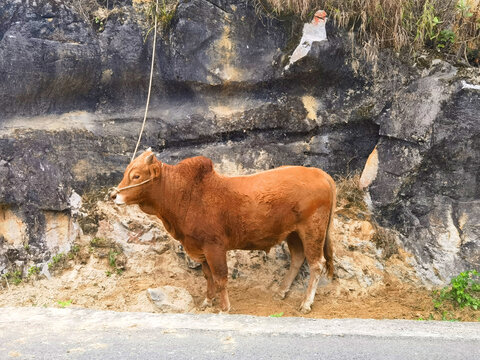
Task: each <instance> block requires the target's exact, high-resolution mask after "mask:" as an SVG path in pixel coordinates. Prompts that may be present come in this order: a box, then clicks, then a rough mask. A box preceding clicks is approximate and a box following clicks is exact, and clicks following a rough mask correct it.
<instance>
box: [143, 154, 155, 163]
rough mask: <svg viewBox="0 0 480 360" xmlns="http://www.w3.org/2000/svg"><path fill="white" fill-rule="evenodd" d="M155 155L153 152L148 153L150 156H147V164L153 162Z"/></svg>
mask: <svg viewBox="0 0 480 360" xmlns="http://www.w3.org/2000/svg"><path fill="white" fill-rule="evenodd" d="M153 156H154V155H153V154H150V155H148V156H147V157H146V158H145V164H147V165H150V164H152V163H153Z"/></svg>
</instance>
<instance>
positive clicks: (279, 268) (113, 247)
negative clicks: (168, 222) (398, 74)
mask: <svg viewBox="0 0 480 360" xmlns="http://www.w3.org/2000/svg"><path fill="white" fill-rule="evenodd" d="M90 211H91V212H93V213H94V214H95V217H94V218H95V219H101V220H99V221H98V223H95V224H96V225H95V230H94V232H93V233H91V234H89V235H85V234H84V235H81V236H80V237H79V238H78V239H77V241H76V245H75V246H74V247H73V248H72V250H70V252H69V253H68V254H63V255H62V256H60V253H59V254H57V256H56V258H57V259H58V258H61V260H60V261H58V262H57V263H55V264H53V265H54V266H52V268H51V269H50V267H48V268H49V269H50V270H49V271H45V268H46V266H44V268H43V270H42V272H41V273H39V274H37V273H36V272H35V273H33V274H31V276H27V275H28V274H24V278H23V280H22V281H21V283H20V284H18V285H14V284H13V281H12V279H10V282H8V283H7V282H6V281H4V280H5V279H2V280H3V281H0V306H3V307H5V306H47V307H52V306H54V307H65V306H78V307H83V308H93V309H104V310H115V311H143V312H160V311H161V310H159V308H158V307H157V306H156V305H155V304H154V303H153V302H152V300H151V299H150V297H149V295H148V292H147V289H149V288H157V287H161V286H165V285H171V286H176V287H182V288H184V289H186V290H187V291H188V292H189V293H190V294H191V296H192V297H193V299H194V302H195V306H196V308H195V309H194V310H193V312H196V313H205V312H206V313H212V312H218V311H219V308H218V306H214V307H213V308H208V309H206V310H205V311H202V310H200V309H199V306H200V304H201V303H202V301H203V299H204V296H205V292H206V281H205V279H204V277H203V273H202V271H201V269H200V268H199V267H198V266H197V265H199V264H195V263H193V262H192V261H191V260H189V259H188V257H187V256H186V254H185V253H184V251H183V249H182V247H181V246H180V243H179V242H177V241H176V240H174V239H172V238H171V237H170V236H169V235H168V234H167V233H166V232H165V230H164V229H163V227H162V226H161V224H159V222H158V220H157V219H156V218H154V217H151V216H148V215H145V214H143V213H142V212H141V211H140V210H139V209H136V208H135V207H133V206H132V207H122V208H117V207H115V206H113V205H112V204H111V203H104V202H101V201H100V202H98V203H96V204H94V206H92V209H91V210H90ZM333 239H334V247H335V256H334V267H335V275H334V280H333V281H328V280H327V279H322V280H321V282H320V285H319V287H318V289H317V295H316V297H315V301H314V303H313V306H312V311H311V313H309V314H307V315H303V314H301V313H300V312H299V311H298V310H297V309H298V307H299V305H300V303H301V300H302V297H303V294H304V293H305V290H306V287H307V282H308V267H306V266H304V267H302V269H301V270H300V273H299V275H298V276H297V279H296V280H295V282H294V284H293V286H292V289H291V291H290V293H289V294H288V295H287V297H286V299H285V300H275V299H274V298H273V294H274V292H275V291H276V290H277V288H278V286H279V283H280V282H281V280H282V279H283V276H284V275H285V273H286V271H287V269H288V267H289V263H290V259H289V257H290V256H289V252H288V248H287V246H286V245H285V244H280V245H277V246H275V247H274V248H272V249H271V250H270V252H269V253H268V254H267V253H265V252H262V251H232V252H229V254H228V267H229V282H228V290H229V295H230V301H231V306H232V308H231V311H230V313H231V314H249V315H258V316H271V315H276V316H306V317H313V318H373V319H425V320H426V319H435V320H463V321H480V311H473V310H467V309H456V308H454V307H452V306H443V307H442V308H441V309H435V308H434V306H433V301H432V291H431V290H427V289H425V288H424V287H423V285H422V282H421V281H420V280H419V278H418V276H417V274H416V271H415V263H414V259H413V257H412V255H411V254H409V253H408V252H406V251H405V250H403V249H401V248H400V247H399V246H398V245H397V244H396V242H395V241H394V240H392V239H394V237H392V236H390V235H389V234H388V233H385V231H379V229H378V228H375V225H373V224H372V223H370V222H369V221H368V219H367V220H366V219H363V220H362V219H359V218H354V217H352V216H351V215H348V216H347V215H345V214H343V215H342V213H340V212H339V213H337V216H336V217H335V219H334V233H333ZM52 259H55V257H53V258H52ZM52 261H53V260H51V261H50V262H52ZM30 269H31V268H30ZM28 272H30V271H28Z"/></svg>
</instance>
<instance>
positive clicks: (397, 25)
mask: <svg viewBox="0 0 480 360" xmlns="http://www.w3.org/2000/svg"><path fill="white" fill-rule="evenodd" d="M257 1H258V2H260V3H261V4H262V6H257V8H260V9H263V10H264V11H265V12H267V13H270V14H272V15H273V16H280V15H285V14H291V15H296V16H299V17H300V18H302V19H303V20H304V21H307V20H310V19H311V16H312V15H313V13H314V11H315V10H318V9H324V10H326V11H327V14H328V16H329V18H330V19H332V20H333V21H334V22H335V24H336V25H337V26H339V27H341V28H344V29H347V30H348V31H355V33H356V34H357V36H358V38H359V40H360V42H361V43H362V44H363V45H364V46H365V45H368V47H371V46H375V47H380V48H386V47H389V48H394V49H395V50H396V51H398V52H400V51H408V52H417V51H420V50H424V49H433V50H435V51H437V52H441V53H444V54H450V55H452V54H453V55H455V56H457V57H463V58H465V59H466V60H467V61H469V62H470V64H471V65H474V66H478V65H479V63H480V55H479V51H480V0H257Z"/></svg>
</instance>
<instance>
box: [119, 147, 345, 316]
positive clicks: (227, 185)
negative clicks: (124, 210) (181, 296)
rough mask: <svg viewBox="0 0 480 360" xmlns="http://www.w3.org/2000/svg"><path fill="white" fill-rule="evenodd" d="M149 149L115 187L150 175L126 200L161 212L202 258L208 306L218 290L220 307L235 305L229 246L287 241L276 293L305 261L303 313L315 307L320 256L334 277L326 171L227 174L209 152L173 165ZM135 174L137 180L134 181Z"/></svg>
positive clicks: (331, 188) (331, 196) (331, 193)
mask: <svg viewBox="0 0 480 360" xmlns="http://www.w3.org/2000/svg"><path fill="white" fill-rule="evenodd" d="M151 154H152V153H151V152H150V151H147V152H145V153H144V154H142V155H140V156H139V157H138V158H137V159H135V160H134V161H133V162H132V163H131V164H130V165H129V166H128V167H127V169H126V171H125V175H124V178H123V180H122V182H121V183H120V184H119V186H118V188H119V189H121V188H122V187H125V186H129V185H134V184H137V183H140V182H142V181H144V180H147V179H149V178H153V181H150V182H148V183H146V184H144V185H141V186H138V187H135V188H130V189H126V190H125V191H123V192H121V196H122V199H123V201H124V202H125V203H126V204H138V205H139V206H140V208H141V209H142V210H143V211H144V212H146V213H148V214H153V215H156V216H157V217H158V218H159V219H160V220H161V221H162V223H163V224H164V226H165V228H166V230H167V231H168V232H169V233H170V234H171V235H172V236H173V237H174V238H175V239H177V240H178V241H180V242H181V243H182V245H183V246H184V248H185V250H186V251H187V253H188V254H189V255H190V256H191V257H192V258H193V259H195V260H197V261H199V262H201V263H202V268H203V272H204V274H205V277H206V279H207V298H206V300H205V302H204V305H205V306H210V305H211V304H212V301H213V298H214V296H215V294H216V292H220V304H221V308H222V310H224V311H228V309H229V308H230V303H229V300H228V294H227V290H226V283H227V276H228V269H227V260H226V253H227V251H228V250H233V249H245V250H265V251H268V250H269V249H270V248H271V247H272V246H274V245H276V244H278V243H280V242H282V241H283V240H286V241H287V244H288V246H289V249H290V253H291V257H292V263H291V266H290V270H289V272H288V273H287V275H286V276H285V279H284V281H283V283H282V284H281V286H280V290H279V293H278V294H277V295H278V296H279V297H280V298H283V297H285V295H286V293H287V292H288V290H289V288H290V285H291V283H292V282H293V280H294V278H295V276H296V275H297V273H298V270H299V268H300V266H301V265H302V263H303V261H304V259H305V258H306V259H307V261H308V263H309V265H310V272H311V276H310V283H309V289H308V290H307V294H306V297H305V300H304V302H303V303H302V306H301V310H302V311H304V312H308V311H309V310H310V306H311V303H312V302H313V297H314V295H315V290H316V286H317V284H318V279H319V277H320V272H321V266H320V264H321V261H322V258H323V257H324V258H325V260H326V266H325V269H326V272H327V274H328V275H329V276H332V274H333V250H332V239H331V237H330V230H331V228H332V216H333V211H334V206H335V201H336V200H335V197H336V190H335V183H334V181H333V180H332V178H331V177H330V176H329V175H328V174H326V173H325V172H324V171H322V170H320V169H316V168H305V167H300V166H291V167H289V166H287V167H280V168H277V169H274V170H270V171H265V172H261V173H258V174H255V175H250V176H239V177H226V176H222V175H220V174H218V173H216V172H215V170H214V169H213V163H212V161H211V160H210V159H207V158H205V157H201V156H199V157H194V158H190V159H186V160H184V161H182V162H180V163H179V164H177V165H175V166H170V165H167V164H162V163H161V162H159V161H158V160H156V159H155V158H154V157H153V159H152V156H150V157H149V158H148V159H147V157H148V156H149V155H151ZM135 175H136V176H139V177H138V178H137V179H134V176H135ZM115 196H116V194H114V195H113V196H112V197H113V198H115Z"/></svg>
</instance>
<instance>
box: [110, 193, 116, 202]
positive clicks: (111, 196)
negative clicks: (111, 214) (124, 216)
mask: <svg viewBox="0 0 480 360" xmlns="http://www.w3.org/2000/svg"><path fill="white" fill-rule="evenodd" d="M116 198H117V192H116V191H112V192H111V193H110V199H112V200H115V199H116Z"/></svg>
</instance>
